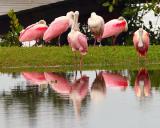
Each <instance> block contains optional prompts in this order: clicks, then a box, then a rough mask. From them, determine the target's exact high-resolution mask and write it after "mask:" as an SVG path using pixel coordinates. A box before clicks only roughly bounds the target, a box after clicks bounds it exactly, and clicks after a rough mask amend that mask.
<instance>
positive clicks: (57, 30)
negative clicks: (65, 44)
mask: <svg viewBox="0 0 160 128" xmlns="http://www.w3.org/2000/svg"><path fill="white" fill-rule="evenodd" d="M72 22H73V12H72V11H71V12H68V13H67V14H66V16H60V17H58V18H55V20H54V21H52V23H51V24H50V25H49V27H48V29H47V31H46V32H45V33H44V36H43V40H45V41H46V42H50V41H51V40H52V39H54V38H56V37H58V36H60V35H61V34H62V33H64V32H65V31H67V29H68V28H69V27H71V25H72Z"/></svg>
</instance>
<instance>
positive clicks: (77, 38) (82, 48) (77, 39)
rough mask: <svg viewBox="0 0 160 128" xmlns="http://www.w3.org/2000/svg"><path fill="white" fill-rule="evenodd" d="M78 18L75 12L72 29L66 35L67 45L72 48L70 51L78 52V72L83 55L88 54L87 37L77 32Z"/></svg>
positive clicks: (77, 13)
mask: <svg viewBox="0 0 160 128" xmlns="http://www.w3.org/2000/svg"><path fill="white" fill-rule="evenodd" d="M78 17H79V12H78V11H76V12H75V14H74V23H73V25H72V29H71V31H70V33H69V34H68V38H67V39H68V43H69V45H70V47H71V48H72V51H73V52H74V53H75V57H76V52H77V51H78V52H80V54H81V57H80V70H81V66H82V62H83V57H82V56H83V55H86V54H87V52H88V43H87V37H86V36H85V35H84V34H83V33H81V32H80V31H79V24H78Z"/></svg>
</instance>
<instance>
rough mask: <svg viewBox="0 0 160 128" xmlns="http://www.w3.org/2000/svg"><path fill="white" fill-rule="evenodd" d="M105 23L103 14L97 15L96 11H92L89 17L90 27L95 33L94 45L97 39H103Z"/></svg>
mask: <svg viewBox="0 0 160 128" xmlns="http://www.w3.org/2000/svg"><path fill="white" fill-rule="evenodd" d="M104 24H105V23H104V19H103V18H102V17H101V16H99V15H97V14H96V13H95V12H92V13H91V17H90V18H88V27H89V29H90V31H91V33H92V34H93V35H94V38H95V42H94V45H96V41H98V42H100V41H101V39H102V35H103V31H104ZM100 45H101V44H100Z"/></svg>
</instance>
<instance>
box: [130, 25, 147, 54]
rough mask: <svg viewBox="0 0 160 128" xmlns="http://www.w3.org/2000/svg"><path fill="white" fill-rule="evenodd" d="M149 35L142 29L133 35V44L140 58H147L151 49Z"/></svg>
mask: <svg viewBox="0 0 160 128" xmlns="http://www.w3.org/2000/svg"><path fill="white" fill-rule="evenodd" d="M149 42H150V39H149V33H148V32H146V31H145V30H143V29H142V28H140V29H138V30H137V31H136V32H135V33H134V35H133V43H134V47H135V49H136V51H137V52H138V53H139V55H140V56H146V54H147V52H148V48H149Z"/></svg>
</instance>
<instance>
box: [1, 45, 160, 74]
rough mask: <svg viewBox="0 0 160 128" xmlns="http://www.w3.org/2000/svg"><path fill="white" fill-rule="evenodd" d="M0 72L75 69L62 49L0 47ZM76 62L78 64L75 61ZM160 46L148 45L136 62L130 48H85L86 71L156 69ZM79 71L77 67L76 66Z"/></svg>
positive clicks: (70, 59)
mask: <svg viewBox="0 0 160 128" xmlns="http://www.w3.org/2000/svg"><path fill="white" fill-rule="evenodd" d="M0 56H1V57H0V70H1V71H10V70H12V72H13V71H14V70H16V71H18V70H19V71H22V70H38V71H39V70H40V71H44V70H45V71H46V70H53V71H66V70H75V65H74V62H75V60H74V54H73V53H72V51H71V49H70V48H69V47H68V46H64V47H41V48H40V47H32V48H20V47H10V48H8V47H2V48H0ZM78 63H79V61H78ZM159 64H160V46H150V49H149V53H148V57H147V59H146V60H145V59H144V58H141V59H140V61H138V57H137V53H136V51H135V49H134V48H133V46H110V47H109V46H105V47H89V52H88V54H87V55H86V56H85V57H84V66H83V70H86V69H90V70H92V69H130V70H134V69H139V68H140V67H147V68H148V69H160V65H159ZM77 69H79V67H77Z"/></svg>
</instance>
